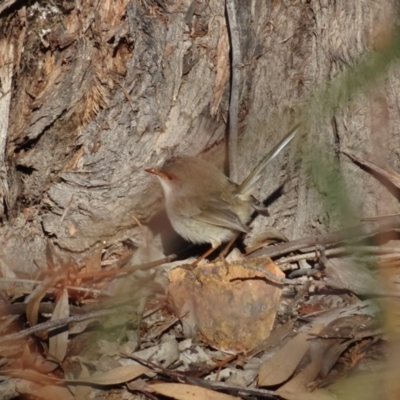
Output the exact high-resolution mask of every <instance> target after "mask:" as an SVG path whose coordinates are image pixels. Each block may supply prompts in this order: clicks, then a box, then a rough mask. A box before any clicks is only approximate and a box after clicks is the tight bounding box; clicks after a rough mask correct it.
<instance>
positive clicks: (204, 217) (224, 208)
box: [184, 197, 250, 232]
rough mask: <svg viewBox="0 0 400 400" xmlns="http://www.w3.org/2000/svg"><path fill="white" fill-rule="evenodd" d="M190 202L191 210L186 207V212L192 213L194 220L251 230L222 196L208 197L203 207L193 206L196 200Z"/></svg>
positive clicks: (238, 229) (239, 229)
mask: <svg viewBox="0 0 400 400" xmlns="http://www.w3.org/2000/svg"><path fill="white" fill-rule="evenodd" d="M189 202H190V200H189ZM190 203H191V204H192V207H191V211H190V212H188V211H189V210H188V208H187V207H186V209H185V213H184V214H185V215H186V216H189V215H190V218H192V219H194V220H197V221H200V222H204V223H206V224H210V225H215V226H221V227H223V228H227V229H232V230H235V231H238V232H249V231H250V230H249V228H248V227H247V226H246V225H245V224H243V223H242V221H240V218H239V217H238V215H237V214H236V213H235V212H233V211H232V210H231V206H230V204H229V203H228V202H227V201H225V200H223V199H221V198H216V197H213V198H211V199H208V201H207V203H206V204H204V205H203V206H202V207H195V206H193V204H195V202H194V201H192V202H190Z"/></svg>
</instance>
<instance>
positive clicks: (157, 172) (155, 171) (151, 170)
mask: <svg viewBox="0 0 400 400" xmlns="http://www.w3.org/2000/svg"><path fill="white" fill-rule="evenodd" d="M145 171H146V172H149V173H150V174H154V175H157V176H159V177H160V178H162V179H165V180H166V179H167V174H166V173H165V172H163V171H160V170H159V169H156V168H146V169H145Z"/></svg>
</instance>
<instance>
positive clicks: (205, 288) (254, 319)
mask: <svg viewBox="0 0 400 400" xmlns="http://www.w3.org/2000/svg"><path fill="white" fill-rule="evenodd" d="M246 266H248V267H251V266H255V267H258V268H264V269H265V270H266V272H269V274H271V275H273V276H275V277H276V278H277V281H278V280H279V279H280V278H281V277H282V276H283V273H282V272H281V270H280V269H279V268H278V267H277V266H276V265H275V264H274V263H273V262H272V261H271V260H270V259H266V258H263V259H253V260H250V261H246V264H243V265H242V264H240V263H235V264H231V265H229V267H228V268H226V265H225V263H222V262H219V263H215V264H208V265H200V266H198V267H196V269H195V270H194V271H193V272H191V271H187V270H185V269H182V268H176V269H174V270H172V271H171V273H170V275H169V280H170V285H169V302H170V305H171V308H172V309H173V310H174V312H175V314H176V315H177V316H178V317H180V318H181V320H182V323H183V325H184V329H185V333H188V334H193V333H195V332H198V334H199V338H200V339H201V340H202V341H204V342H206V343H208V344H209V345H211V346H213V347H214V348H217V349H221V350H223V351H226V352H230V353H248V352H251V351H252V350H253V349H255V348H257V347H258V346H260V345H261V344H262V343H264V342H265V340H266V339H267V338H268V337H269V335H270V332H271V329H272V327H273V324H274V321H275V315H276V310H277V307H278V305H279V299H280V296H281V287H280V285H278V284H276V283H271V282H270V281H269V280H268V279H266V278H265V275H264V274H263V273H262V272H258V271H255V270H252V269H250V268H246ZM194 274H196V276H197V279H196V277H195V275H194Z"/></svg>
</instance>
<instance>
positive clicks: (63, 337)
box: [49, 288, 69, 363]
mask: <svg viewBox="0 0 400 400" xmlns="http://www.w3.org/2000/svg"><path fill="white" fill-rule="evenodd" d="M68 317H69V304H68V290H67V289H66V288H65V289H62V293H61V296H60V297H59V298H58V299H57V302H56V305H55V307H54V311H53V314H52V316H51V321H58V320H59V319H63V318H68ZM57 332H59V333H57V334H55V335H54V334H52V333H50V334H49V336H50V338H49V356H50V357H51V358H53V359H55V360H57V361H58V362H60V363H61V362H62V361H63V360H64V357H65V355H66V354H67V347H68V326H66V327H65V328H62V329H61V330H57Z"/></svg>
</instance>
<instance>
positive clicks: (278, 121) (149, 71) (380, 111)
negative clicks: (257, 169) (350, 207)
mask: <svg viewBox="0 0 400 400" xmlns="http://www.w3.org/2000/svg"><path fill="white" fill-rule="evenodd" d="M53 3H54V6H50V5H48V4H47V2H32V3H29V5H28V6H23V4H22V3H21V4H20V3H16V4H14V5H12V6H11V7H9V8H7V9H5V10H4V11H2V14H1V15H0V31H1V35H3V36H4V37H6V38H7V40H6V41H3V42H2V48H3V49H2V54H5V53H6V52H7V50H8V51H9V50H10V48H12V49H13V53H14V56H13V87H12V99H11V106H10V121H9V126H8V134H7V147H6V149H3V152H4V150H5V151H6V153H5V154H6V160H7V165H8V170H7V180H6V179H5V178H3V179H2V187H4V185H6V186H7V185H8V187H9V188H10V187H11V188H10V190H9V191H8V193H6V192H5V191H4V189H3V196H4V201H3V203H4V204H6V209H5V211H4V213H5V214H3V221H4V226H3V227H2V228H1V229H2V231H3V232H2V237H3V239H2V247H3V252H4V254H5V256H4V257H7V262H11V261H10V260H11V259H12V262H13V263H14V264H15V267H16V268H17V267H18V266H21V265H23V266H24V267H23V268H24V269H25V270H26V271H32V269H31V267H32V265H33V262H34V261H35V260H36V261H35V262H36V263H37V264H38V265H39V266H41V265H43V263H44V262H45V261H44V247H45V240H46V239H47V238H50V239H51V240H52V241H53V242H54V243H56V244H57V246H58V247H59V248H60V249H62V250H63V251H64V252H67V253H71V254H74V255H77V254H78V255H79V254H82V253H85V252H88V251H90V250H91V249H92V248H93V246H94V245H96V244H97V243H99V242H103V241H107V243H109V244H110V243H113V242H115V241H118V240H122V239H124V238H127V237H136V236H138V235H140V230H139V229H138V227H137V225H136V222H135V221H134V219H133V218H132V216H133V215H134V216H136V217H137V218H139V219H140V220H143V221H148V220H149V218H150V217H151V216H152V215H153V214H154V213H155V212H156V211H157V210H158V209H160V207H161V204H162V201H161V191H160V188H159V186H158V184H157V182H155V181H154V180H153V179H152V177H151V176H147V175H146V174H145V173H144V172H143V169H144V168H145V167H149V166H154V165H155V164H158V163H160V162H162V161H163V160H164V159H165V158H166V157H168V156H169V155H170V154H171V153H172V154H189V155H197V154H200V153H202V154H203V156H204V157H206V158H209V159H213V160H214V161H215V162H216V163H219V164H221V160H222V159H223V152H224V134H225V129H226V122H225V121H226V117H227V110H228V99H229V45H228V44H229V41H228V32H227V26H226V19H225V12H224V2H223V1H221V0H220V1H218V0H210V1H207V2H205V1H197V2H192V1H189V0H177V1H176V2H175V3H172V2H171V3H167V2H163V1H155V2H152V1H136V0H131V1H129V0H117V1H116V0H98V1H80V2H78V1H77V2H73V1H55V2H53ZM236 9H237V11H238V16H237V21H238V28H239V34H240V40H241V43H240V46H241V56H242V66H241V78H242V80H241V88H240V111H239V128H240V131H239V136H240V142H239V169H238V171H239V180H241V179H243V178H244V177H245V175H246V174H247V173H248V172H250V170H251V168H252V167H254V166H255V165H256V163H257V162H258V161H259V160H260V158H261V157H262V156H263V154H265V152H266V151H267V150H268V149H269V148H271V147H272V146H273V144H274V143H275V142H276V141H277V140H278V138H280V137H281V136H282V135H283V134H284V133H285V131H286V129H287V128H288V127H289V125H290V123H291V121H292V119H293V118H294V117H297V110H298V109H299V107H300V105H302V103H303V102H304V101H305V100H306V99H308V98H309V96H310V95H311V93H312V91H313V89H315V88H316V87H318V86H319V85H323V84H325V83H326V82H328V81H329V80H330V79H332V78H333V77H334V76H336V75H337V73H338V72H339V71H341V70H343V69H345V68H347V66H349V65H352V64H353V63H354V62H355V61H356V60H358V59H359V58H360V57H362V56H363V55H364V54H365V53H366V52H367V51H368V50H370V49H372V48H373V47H374V46H376V45H377V44H379V43H380V42H382V41H384V40H385V36H384V35H385V33H386V32H388V31H389V28H390V26H391V24H392V17H391V15H392V14H394V12H393V11H394V5H393V4H392V2H391V1H389V0H386V1H383V2H376V1H373V0H357V1H354V2H336V1H328V0H325V1H324V0H320V1H318V0H311V1H305V0H302V1H300V0H299V1H291V2H285V1H266V2H264V1H256V0H252V1H250V0H249V1H244V2H242V1H240V2H236ZM398 71H399V69H398V68H396V67H394V68H392V69H391V70H390V72H389V74H388V76H387V77H386V78H385V79H383V80H382V82H381V83H380V84H379V85H377V86H376V87H375V88H374V90H372V89H370V90H368V91H365V92H364V93H363V94H362V95H360V96H359V97H358V98H357V99H356V100H354V101H353V102H352V103H351V104H349V105H348V106H346V107H345V108H344V109H342V110H340V111H338V112H337V113H336V114H335V117H334V118H333V120H332V121H321V120H320V119H318V116H316V117H315V121H312V123H311V125H312V126H313V129H312V130H313V132H314V135H312V136H311V135H309V137H308V138H307V140H308V141H309V142H310V143H311V147H308V149H309V150H308V151H310V149H312V148H313V147H312V146H316V147H317V148H328V149H331V150H330V151H331V152H334V153H335V156H336V159H337V161H338V163H339V164H338V165H339V168H340V170H341V172H342V173H343V176H344V178H345V181H346V184H347V185H348V187H349V189H350V190H349V191H350V192H351V194H354V195H355V198H356V199H358V200H357V201H358V203H359V207H358V210H359V211H360V214H361V213H365V214H367V215H376V214H380V213H388V212H395V211H398V209H399V207H398V202H397V199H395V198H394V197H393V195H392V194H391V193H389V192H388V191H386V190H385V189H383V188H382V186H381V185H380V183H379V182H377V181H376V180H375V178H373V177H371V176H370V175H369V174H368V173H367V172H365V171H362V170H361V169H360V168H359V167H357V166H355V165H354V164H353V163H352V162H351V161H350V160H349V159H348V158H347V157H346V156H344V155H342V154H341V152H340V151H341V150H342V149H349V148H351V149H352V150H354V151H355V152H357V153H358V154H362V155H365V156H366V157H370V158H371V159H372V160H376V159H378V160H379V161H381V163H382V162H383V163H386V164H388V165H390V166H391V167H392V168H394V169H397V170H399V169H400V165H398V164H399V161H398V160H399V157H397V155H398V150H397V148H396V146H395V143H396V142H398V137H399V129H400V128H399V126H400V124H399V119H400V114H399V100H400V99H399V93H400V92H399V90H397V88H398V86H399V84H400V80H399V73H398ZM2 87H3V88H4V83H3V82H2ZM295 148H296V146H292V147H291V149H290V151H289V152H287V154H286V155H285V156H282V157H280V158H279V160H277V161H276V162H274V163H273V165H271V166H269V167H268V169H267V170H266V173H265V176H264V177H263V179H262V182H261V184H260V187H259V189H258V190H257V191H256V193H255V194H256V195H257V197H258V198H260V199H265V198H267V197H268V196H270V195H271V194H272V193H274V192H276V191H277V190H278V189H279V188H280V187H283V191H282V193H280V196H278V198H277V199H276V201H274V202H273V203H272V205H271V207H270V213H271V217H270V218H268V219H266V218H263V217H259V218H257V219H256V220H255V221H254V223H253V226H254V232H255V233H259V232H261V231H263V230H265V229H268V228H275V229H279V230H281V231H283V232H284V233H286V234H287V236H289V237H292V238H296V237H300V236H302V235H305V234H310V233H317V232H320V231H326V230H329V229H330V228H332V227H334V226H335V224H336V221H335V220H333V218H331V217H330V216H329V214H328V211H327V209H326V208H325V207H324V205H323V201H321V200H322V199H323V197H324V195H326V193H324V191H323V190H319V191H318V190H316V189H315V187H314V186H313V185H312V184H311V183H310V179H309V174H308V173H307V171H306V169H307V168H306V165H305V164H306V160H307V157H302V154H298V155H297V157H294V154H295ZM0 150H1V149H0ZM303 155H304V154H303Z"/></svg>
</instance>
